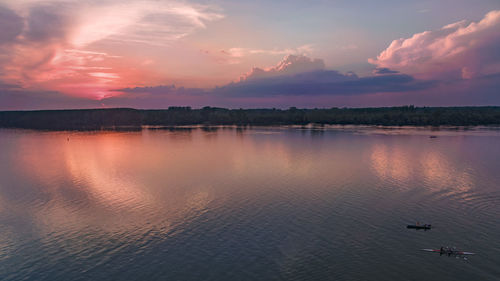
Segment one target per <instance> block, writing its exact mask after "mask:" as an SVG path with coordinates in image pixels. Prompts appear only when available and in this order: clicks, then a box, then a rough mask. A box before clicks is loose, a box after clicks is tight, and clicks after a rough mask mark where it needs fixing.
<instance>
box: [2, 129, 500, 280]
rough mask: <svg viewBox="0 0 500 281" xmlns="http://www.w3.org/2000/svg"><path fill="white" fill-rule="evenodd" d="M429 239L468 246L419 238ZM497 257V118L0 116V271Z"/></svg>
mask: <svg viewBox="0 0 500 281" xmlns="http://www.w3.org/2000/svg"><path fill="white" fill-rule="evenodd" d="M430 135H435V136H437V138H429V136H430ZM415 221H420V222H425V223H432V224H433V225H434V226H435V228H434V229H432V230H430V231H415V230H408V229H406V224H408V223H412V222H415ZM442 245H443V246H446V245H449V246H456V247H458V248H460V249H463V250H468V251H472V252H476V253H478V255H476V256H473V257H471V258H470V259H469V260H468V261H464V260H462V259H455V258H453V257H450V258H449V257H445V256H442V257H440V256H439V255H437V254H432V253H425V252H421V251H419V249H421V248H439V247H440V246H442ZM499 265H500V130H498V129H497V130H495V129H481V128H475V129H473V130H466V131H464V130H440V131H430V130H428V129H414V128H401V129H392V130H387V129H381V128H370V127H346V128H340V127H329V128H325V129H323V130H320V129H314V130H311V129H310V128H257V129H248V130H240V129H236V128H219V129H215V128H212V129H202V128H194V129H183V130H175V131H174V130H170V131H169V130H143V131H141V132H97V133H74V132H34V131H21V130H0V280H9V281H10V280H16V281H19V280H37V281H42V280H106V281H107V280H232V281H234V280H440V281H442V280H454V281H456V280H500V266H499Z"/></svg>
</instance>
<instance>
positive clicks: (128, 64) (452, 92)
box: [0, 0, 500, 110]
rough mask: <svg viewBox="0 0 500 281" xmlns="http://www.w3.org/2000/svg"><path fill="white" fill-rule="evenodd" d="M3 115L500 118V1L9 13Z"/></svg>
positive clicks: (3, 13)
mask: <svg viewBox="0 0 500 281" xmlns="http://www.w3.org/2000/svg"><path fill="white" fill-rule="evenodd" d="M0 27H1V28H0V110H32V109H64V108H110V107H133V108H146V109H148V108H151V109H156V108H168V107H169V106H192V107H195V108H196V107H203V106H220V107H228V108H255V107H268V108H270V107H276V108H288V107H290V106H296V107H300V108H315V107H318V108H328V107H372V106H398V105H410V104H413V105H417V106H464V105H472V106H478V105H500V90H499V89H500V1H498V0H477V1H470V0H432V1H431V0H421V1H415V0H387V1H371V0H349V1H347V0H345V1H344V0H330V1H327V0H311V1H303V0H302V1H299V0H289V1H283V0H274V1H263V0H255V1H241V0H232V1H227V0H197V1H168V0H0Z"/></svg>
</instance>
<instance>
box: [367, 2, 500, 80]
mask: <svg viewBox="0 0 500 281" xmlns="http://www.w3.org/2000/svg"><path fill="white" fill-rule="evenodd" d="M499 48H500V10H498V11H491V12H489V13H488V14H486V15H485V16H484V18H483V19H481V20H480V21H479V22H467V21H460V22H456V23H453V24H449V25H446V26H444V27H442V28H441V29H438V30H434V31H425V32H421V33H417V34H414V35H413V36H412V37H410V38H406V39H405V38H401V39H398V40H394V41H392V43H391V44H390V45H389V47H388V48H387V49H385V50H384V51H383V52H381V53H380V54H379V55H378V56H377V58H375V59H369V62H370V63H372V64H375V65H377V66H378V67H380V68H389V69H394V70H398V71H401V72H404V73H408V74H412V75H414V76H417V77H420V78H431V77H432V78H458V77H460V78H462V79H470V78H473V77H477V76H481V75H488V74H494V73H499V72H500V52H499V51H498V50H499Z"/></svg>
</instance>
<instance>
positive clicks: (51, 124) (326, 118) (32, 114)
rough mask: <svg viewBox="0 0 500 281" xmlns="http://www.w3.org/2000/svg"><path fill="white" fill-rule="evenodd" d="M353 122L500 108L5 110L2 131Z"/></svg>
mask: <svg viewBox="0 0 500 281" xmlns="http://www.w3.org/2000/svg"><path fill="white" fill-rule="evenodd" d="M308 123H316V124H346V125H347V124H354V125H358V124H359V125H387V126H402V125H412V126H439V125H450V126H474V125H500V107H497V106H489V107H414V106H401V107H381V108H330V109H297V108H295V107H292V108H290V109H287V110H281V109H225V108H216V107H204V108H201V109H191V108H190V107H170V108H168V109H165V110H138V109H129V108H113V109H80V110H40V111H2V112H0V127H3V128H25V129H42V130H100V129H113V128H115V129H118V128H119V127H128V128H140V127H141V126H144V125H152V126H176V125H200V124H201V125H292V124H298V125H300V124H308Z"/></svg>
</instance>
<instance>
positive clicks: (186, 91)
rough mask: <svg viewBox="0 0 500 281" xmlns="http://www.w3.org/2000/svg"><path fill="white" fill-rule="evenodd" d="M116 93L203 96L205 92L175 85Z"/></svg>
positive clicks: (125, 89)
mask: <svg viewBox="0 0 500 281" xmlns="http://www.w3.org/2000/svg"><path fill="white" fill-rule="evenodd" d="M114 91H116V92H124V93H134V94H136V95H144V94H146V95H151V94H152V95H172V94H173V95H203V94H207V90H205V89H201V88H184V87H176V86H175V85H161V86H156V87H135V88H124V89H117V90H114Z"/></svg>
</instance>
